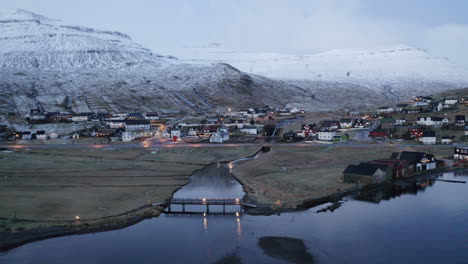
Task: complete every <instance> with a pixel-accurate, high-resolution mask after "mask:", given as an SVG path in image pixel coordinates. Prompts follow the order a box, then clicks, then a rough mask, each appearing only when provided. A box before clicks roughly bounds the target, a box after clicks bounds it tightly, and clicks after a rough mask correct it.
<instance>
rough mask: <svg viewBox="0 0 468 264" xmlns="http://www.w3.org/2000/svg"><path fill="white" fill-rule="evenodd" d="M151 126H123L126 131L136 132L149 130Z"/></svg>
mask: <svg viewBox="0 0 468 264" xmlns="http://www.w3.org/2000/svg"><path fill="white" fill-rule="evenodd" d="M150 129H151V126H150V125H149V124H147V125H146V124H138V125H130V124H129V125H125V130H127V131H137V130H150Z"/></svg>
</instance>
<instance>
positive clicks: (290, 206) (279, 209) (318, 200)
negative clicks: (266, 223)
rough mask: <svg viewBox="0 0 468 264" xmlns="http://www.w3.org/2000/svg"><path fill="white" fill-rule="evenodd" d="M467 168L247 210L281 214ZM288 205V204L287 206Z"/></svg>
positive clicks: (440, 171) (247, 196)
mask: <svg viewBox="0 0 468 264" xmlns="http://www.w3.org/2000/svg"><path fill="white" fill-rule="evenodd" d="M463 170H467V168H466V167H463V166H459V167H444V168H440V169H435V170H431V171H425V172H422V173H418V174H415V175H412V176H409V177H405V178H402V179H398V180H396V181H392V182H383V183H378V184H367V185H362V184H356V185H355V186H354V187H351V188H347V189H344V190H340V191H336V192H333V193H330V194H327V195H323V196H319V197H312V198H307V199H303V200H298V201H294V202H288V203H285V204H281V205H276V204H264V205H263V206H259V207H255V208H246V209H245V212H246V213H247V214H250V215H273V214H279V213H284V212H297V211H305V210H308V209H310V208H313V207H316V206H319V205H322V204H325V203H334V202H338V201H340V200H341V199H343V198H344V197H347V196H349V195H353V194H357V193H359V192H371V191H375V190H380V189H383V188H385V187H387V186H395V185H398V184H401V183H410V184H414V183H416V181H417V180H418V179H421V178H423V177H426V176H428V175H432V174H439V173H446V172H451V171H463ZM233 177H234V178H235V179H236V180H237V181H238V182H239V183H241V185H242V187H243V189H244V190H250V189H251V188H250V187H249V186H246V185H245V183H243V182H242V180H241V179H239V178H237V177H236V176H235V175H234V174H233ZM245 198H246V199H247V202H251V203H255V200H256V199H255V198H253V197H252V192H246V195H245ZM285 205H286V206H285Z"/></svg>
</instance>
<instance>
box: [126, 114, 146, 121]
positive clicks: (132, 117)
mask: <svg viewBox="0 0 468 264" xmlns="http://www.w3.org/2000/svg"><path fill="white" fill-rule="evenodd" d="M144 119H145V117H144V116H143V114H142V113H129V114H128V115H127V120H144Z"/></svg>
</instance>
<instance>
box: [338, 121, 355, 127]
mask: <svg viewBox="0 0 468 264" xmlns="http://www.w3.org/2000/svg"><path fill="white" fill-rule="evenodd" d="M340 127H341V128H352V127H353V120H352V119H341V120H340Z"/></svg>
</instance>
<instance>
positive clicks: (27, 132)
mask: <svg viewBox="0 0 468 264" xmlns="http://www.w3.org/2000/svg"><path fill="white" fill-rule="evenodd" d="M31 138H32V134H31V132H29V131H24V132H23V134H22V135H21V139H26V140H29V139H31Z"/></svg>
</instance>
